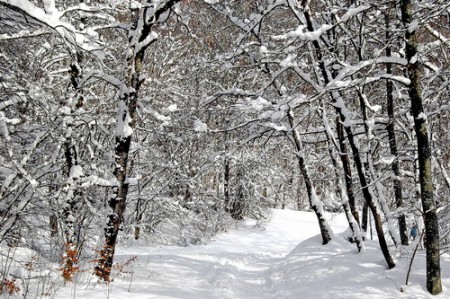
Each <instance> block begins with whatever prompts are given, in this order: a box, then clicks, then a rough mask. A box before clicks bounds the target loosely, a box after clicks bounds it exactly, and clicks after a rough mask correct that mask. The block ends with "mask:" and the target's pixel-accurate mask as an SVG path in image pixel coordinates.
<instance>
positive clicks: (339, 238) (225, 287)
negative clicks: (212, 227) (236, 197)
mask: <svg viewBox="0 0 450 299" xmlns="http://www.w3.org/2000/svg"><path fill="white" fill-rule="evenodd" d="M328 216H329V217H330V224H331V227H332V229H333V230H334V233H335V237H334V238H333V241H332V242H331V243H330V244H328V245H325V246H323V245H321V239H320V236H319V235H318V234H319V229H318V225H317V220H316V218H315V216H314V214H312V213H307V212H296V211H290V210H274V213H273V216H272V218H271V220H270V221H269V222H268V223H267V225H266V226H265V228H261V227H260V226H258V225H257V224H256V222H255V221H245V222H242V223H241V224H240V225H239V226H238V227H236V228H235V229H233V230H230V231H228V232H226V233H222V234H220V235H218V236H217V237H216V238H215V240H214V241H213V242H211V243H210V244H208V245H198V246H188V247H145V248H144V247H129V248H118V252H117V255H116V258H115V262H119V263H120V262H124V261H127V260H129V259H130V257H133V256H137V258H136V259H135V260H134V261H132V262H130V263H129V264H127V265H126V266H124V267H123V269H122V270H121V273H114V274H113V275H112V277H113V278H114V281H113V282H112V283H111V284H110V285H109V287H107V286H106V285H104V284H98V283H96V282H95V281H94V279H93V280H92V281H91V282H90V283H89V284H88V285H82V284H78V285H74V284H72V285H66V286H65V287H62V288H60V289H59V290H58V293H57V294H56V296H55V298H63V299H64V298H96V299H100V298H126V299H134V298H136V299H138V298H139V299H145V298H193V299H199V298H209V299H211V298H243V299H247V298H258V299H264V298H277V299H281V298H314V299H318V298H345V299H349V298H358V299H359V298H378V299H379V298H448V294H446V293H447V292H448V290H449V287H450V279H449V278H448V277H447V274H448V273H449V270H450V256H449V255H447V254H443V255H442V270H443V286H444V291H443V293H442V294H441V295H438V296H431V295H429V294H428V293H427V292H426V290H425V256H424V252H423V251H420V250H419V252H418V253H417V255H416V258H415V260H414V263H413V267H412V271H411V275H410V280H409V284H408V285H407V286H406V285H405V279H406V273H407V268H408V264H409V261H410V258H411V256H412V251H413V245H411V246H410V247H408V248H403V249H395V248H394V247H391V250H395V252H396V258H397V266H396V267H395V268H394V269H391V270H387V269H386V267H385V262H384V259H383V256H382V254H381V252H380V250H379V249H378V243H377V242H376V241H367V242H366V243H365V244H366V248H365V252H363V253H361V254H358V253H357V250H356V246H355V245H353V244H350V243H349V242H347V241H346V240H345V239H344V235H345V233H343V232H344V231H345V230H346V227H347V225H346V222H345V218H344V216H343V215H337V216H336V215H334V216H333V215H331V214H329V215H328Z"/></svg>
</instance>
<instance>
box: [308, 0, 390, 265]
mask: <svg viewBox="0 0 450 299" xmlns="http://www.w3.org/2000/svg"><path fill="white" fill-rule="evenodd" d="M303 13H304V16H305V21H306V25H307V28H308V31H310V32H313V31H314V25H313V22H312V18H311V15H310V11H309V8H308V5H304V11H303ZM313 45H314V48H315V52H316V56H317V59H318V63H319V68H320V70H321V72H322V76H323V79H324V82H325V84H328V83H329V82H330V81H331V80H332V78H330V76H331V72H329V71H328V69H327V67H326V65H325V62H324V60H323V57H322V53H321V51H322V48H321V46H320V44H319V42H318V41H317V40H314V41H313ZM330 96H331V98H332V100H333V102H334V104H335V108H336V112H337V113H338V115H339V117H340V119H341V121H342V122H343V123H345V121H346V116H345V114H344V111H343V109H345V104H344V102H343V99H342V97H341V96H340V94H339V93H338V92H337V91H333V92H330ZM345 112H347V111H345ZM344 129H345V131H346V133H347V137H348V141H349V143H350V147H351V150H352V154H353V160H354V162H355V165H356V170H357V172H358V177H359V181H360V183H361V188H362V192H363V196H364V199H365V200H366V202H367V204H368V206H369V208H370V210H371V212H372V214H373V218H374V221H375V228H376V231H377V236H378V242H379V244H380V249H381V251H382V253H383V256H384V258H385V260H386V263H387V265H388V267H389V268H393V267H395V263H394V259H393V258H392V256H391V254H390V253H389V248H388V246H387V242H386V238H385V236H384V232H383V223H382V221H381V216H380V213H379V212H378V208H377V205H376V203H375V201H374V199H373V198H372V194H371V193H370V192H369V190H368V184H367V179H366V175H365V173H364V168H363V163H362V161H361V156H360V152H359V148H358V146H357V145H356V141H355V136H354V135H353V132H352V128H351V127H350V126H345V127H344Z"/></svg>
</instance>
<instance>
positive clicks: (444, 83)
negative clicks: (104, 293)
mask: <svg viewBox="0 0 450 299" xmlns="http://www.w3.org/2000/svg"><path fill="white" fill-rule="evenodd" d="M449 48H450V3H449V2H448V1H446V0H423V1H417V0H416V1H414V0H383V1H381V0H380V1H366V0H362V1H356V0H318V1H308V0H302V1H300V0H147V1H145V0H142V1H134V0H131V1H129V0H90V1H89V0H86V1H83V0H79V1H78V0H64V1H62V0H61V1H58V0H56V1H54V0H0V140H1V142H0V241H1V245H0V247H3V248H11V247H17V246H19V247H26V248H30V249H32V250H34V251H35V252H36V253H37V254H39V255H40V256H42V257H44V258H46V259H47V260H51V261H54V262H58V263H60V268H59V271H60V274H61V279H64V280H66V281H71V280H72V279H74V275H75V274H76V273H77V271H78V269H79V266H78V264H79V263H80V262H81V261H87V260H90V261H92V260H95V263H91V264H90V266H91V271H92V272H93V273H94V274H95V275H96V276H97V277H98V278H99V280H101V281H106V282H108V281H109V280H110V274H111V268H112V265H113V262H114V253H115V247H116V244H120V243H121V244H127V243H136V242H141V243H142V244H174V245H175V244H176V245H188V244H201V243H202V242H205V241H207V240H208V239H210V238H211V237H213V236H214V235H215V234H216V233H217V232H220V231H223V230H226V229H227V228H228V227H230V225H232V224H233V223H234V222H236V221H240V220H242V219H244V218H248V217H250V218H255V219H260V220H261V221H263V220H264V218H265V217H267V213H268V212H267V211H268V210H269V208H274V207H277V208H291V209H292V208H293V209H298V210H308V211H313V212H314V213H315V214H316V216H317V220H318V225H319V226H320V230H321V236H322V242H323V244H324V246H326V244H327V243H328V242H329V241H330V240H331V239H332V237H333V233H332V232H331V230H330V227H329V225H328V223H327V221H326V218H325V217H324V213H325V212H343V213H345V215H346V217H347V219H348V225H349V232H350V233H349V238H348V239H349V241H350V242H352V243H354V244H355V248H356V249H357V250H358V251H364V241H365V239H366V238H370V237H371V236H369V234H368V231H369V230H370V231H372V230H371V229H369V226H373V229H374V232H375V235H374V236H373V237H374V238H375V239H376V240H378V242H379V246H380V251H381V252H382V254H383V257H384V259H385V265H386V267H387V268H393V267H395V265H396V263H395V258H394V257H393V254H392V249H391V248H395V247H397V248H399V247H401V246H407V245H408V244H409V242H410V240H409V234H410V232H409V231H410V228H411V226H413V225H415V224H417V226H418V231H419V238H421V239H423V240H424V247H425V249H426V261H427V271H426V288H427V290H428V291H429V292H430V293H431V294H438V293H440V292H441V290H442V287H441V271H440V254H441V253H442V252H445V251H447V250H448V247H449V244H450V239H449V237H448V235H449V233H450V222H449V221H448V220H449V216H450V206H449V195H450V176H449V174H448V171H450V155H449V153H448V152H447V150H446V148H447V146H450V140H449V135H448V132H447V130H448V128H449V122H450V117H449V111H450V102H449V97H450V86H449V79H450V60H449V57H448V56H449V53H450V51H449ZM447 149H448V148H447ZM299 229H301V228H299ZM362 254H363V253H362ZM10 258H13V257H10ZM3 260H4V261H5V263H8V259H3ZM3 260H2V261H3ZM1 269H3V270H2V271H1V273H0V290H3V287H1V286H2V285H6V284H7V283H10V282H11V280H10V276H9V273H8V271H6V270H7V269H8V268H7V267H5V266H3V267H2V268H1Z"/></svg>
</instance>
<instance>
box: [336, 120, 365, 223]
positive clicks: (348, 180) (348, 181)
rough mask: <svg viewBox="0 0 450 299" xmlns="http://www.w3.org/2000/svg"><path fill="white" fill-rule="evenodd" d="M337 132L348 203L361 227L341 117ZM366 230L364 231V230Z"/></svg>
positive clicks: (337, 124)
mask: <svg viewBox="0 0 450 299" xmlns="http://www.w3.org/2000/svg"><path fill="white" fill-rule="evenodd" d="M336 130H337V134H338V140H339V147H340V150H341V153H340V157H341V162H342V167H343V168H344V174H345V188H346V190H347V196H348V203H349V206H350V211H351V212H352V214H353V217H354V218H355V220H356V222H357V223H358V225H361V222H360V219H359V213H358V209H357V208H356V198H355V194H354V193H353V178H352V167H351V164H350V157H349V155H350V153H349V152H348V149H347V146H346V145H345V136H344V128H343V126H342V124H341V122H340V121H339V117H337V118H336ZM363 230H364V229H363Z"/></svg>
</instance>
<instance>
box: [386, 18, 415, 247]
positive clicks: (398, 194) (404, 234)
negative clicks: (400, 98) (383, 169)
mask: <svg viewBox="0 0 450 299" xmlns="http://www.w3.org/2000/svg"><path fill="white" fill-rule="evenodd" d="M385 19H386V22H385V23H386V41H389V40H390V34H389V12H387V13H386V15H385ZM391 55H392V51H391V47H390V46H387V47H386V56H387V57H390V56H391ZM386 73H387V74H392V66H391V64H389V63H387V64H386ZM393 94H394V88H393V83H392V81H391V80H386V97H387V111H388V116H389V123H388V125H387V131H388V136H389V148H390V150H391V155H393V156H394V157H395V160H394V162H392V171H393V172H394V180H393V181H394V194H395V203H396V206H397V208H402V207H403V192H402V182H401V181H400V175H401V174H400V165H399V164H400V163H399V161H398V159H397V156H398V150H397V140H396V138H395V114H394V96H393ZM398 228H399V231H400V240H401V244H402V245H408V244H409V238H408V230H407V227H406V218H405V214H404V213H403V212H402V213H401V214H400V215H399V216H398Z"/></svg>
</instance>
